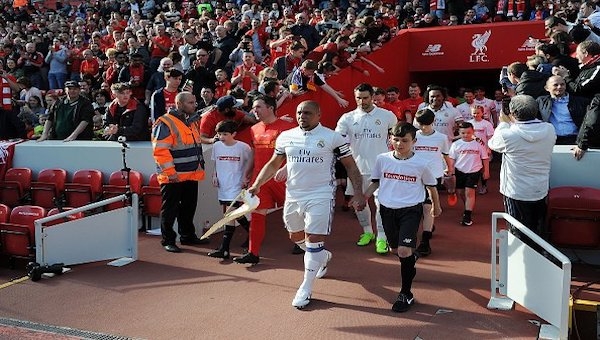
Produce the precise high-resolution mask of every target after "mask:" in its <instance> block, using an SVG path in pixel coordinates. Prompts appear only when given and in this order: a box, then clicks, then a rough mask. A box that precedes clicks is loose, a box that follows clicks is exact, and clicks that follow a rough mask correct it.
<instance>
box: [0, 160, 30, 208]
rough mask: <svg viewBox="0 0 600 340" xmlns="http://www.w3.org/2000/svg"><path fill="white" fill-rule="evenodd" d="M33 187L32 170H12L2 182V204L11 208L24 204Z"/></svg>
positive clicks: (0, 184) (0, 191) (8, 171)
mask: <svg viewBox="0 0 600 340" xmlns="http://www.w3.org/2000/svg"><path fill="white" fill-rule="evenodd" d="M30 187H31V169H29V168H10V169H8V170H7V171H6V174H5V175H4V180H3V181H0V202H2V203H4V204H6V205H8V206H9V207H16V206H17V205H19V204H22V203H24V201H25V200H26V199H27V195H28V194H29V188H30Z"/></svg>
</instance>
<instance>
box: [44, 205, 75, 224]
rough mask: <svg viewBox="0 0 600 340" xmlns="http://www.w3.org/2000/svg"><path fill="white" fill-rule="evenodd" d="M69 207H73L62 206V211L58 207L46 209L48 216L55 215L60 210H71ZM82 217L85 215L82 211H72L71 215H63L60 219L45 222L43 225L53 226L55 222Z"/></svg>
mask: <svg viewBox="0 0 600 340" xmlns="http://www.w3.org/2000/svg"><path fill="white" fill-rule="evenodd" d="M71 209H73V208H63V209H62V210H63V211H60V209H58V208H53V209H51V210H50V211H48V216H52V215H56V214H58V213H60V212H64V211H68V210H71ZM84 217H85V214H84V213H83V211H80V212H77V213H74V214H72V215H68V216H67V217H64V218H62V219H58V220H54V221H50V222H47V223H46V224H44V225H45V226H46V227H49V226H53V225H56V224H60V223H64V222H69V221H72V220H77V219H80V218H84Z"/></svg>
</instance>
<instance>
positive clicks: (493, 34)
mask: <svg viewBox="0 0 600 340" xmlns="http://www.w3.org/2000/svg"><path fill="white" fill-rule="evenodd" d="M530 36H532V37H534V38H543V37H544V22H543V21H531V22H523V23H521V22H518V23H515V22H511V23H494V24H484V25H465V26H454V27H447V28H443V29H439V28H437V29H411V30H410V34H409V39H410V49H409V51H408V53H409V55H408V60H410V62H409V65H408V70H409V71H410V72H420V71H442V70H443V71H447V70H473V69H494V68H501V67H502V66H503V65H508V64H510V63H512V62H514V61H523V62H524V61H526V60H527V56H529V55H532V54H534V53H535V52H534V49H535V41H532V39H530Z"/></svg>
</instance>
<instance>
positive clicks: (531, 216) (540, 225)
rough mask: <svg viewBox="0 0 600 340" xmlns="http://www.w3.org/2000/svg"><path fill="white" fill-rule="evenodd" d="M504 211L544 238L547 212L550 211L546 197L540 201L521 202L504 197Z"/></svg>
mask: <svg viewBox="0 0 600 340" xmlns="http://www.w3.org/2000/svg"><path fill="white" fill-rule="evenodd" d="M504 210H505V211H506V212H507V213H508V214H510V215H511V216H512V217H514V218H515V219H516V220H517V221H519V222H521V223H523V224H524V225H525V226H526V227H527V228H529V229H531V230H532V231H533V232H535V233H536V234H538V235H539V236H541V237H542V238H544V236H545V235H544V233H545V229H546V228H545V221H546V211H547V210H548V206H547V203H546V197H544V198H543V199H541V200H539V201H519V200H515V199H512V198H510V197H506V196H504Z"/></svg>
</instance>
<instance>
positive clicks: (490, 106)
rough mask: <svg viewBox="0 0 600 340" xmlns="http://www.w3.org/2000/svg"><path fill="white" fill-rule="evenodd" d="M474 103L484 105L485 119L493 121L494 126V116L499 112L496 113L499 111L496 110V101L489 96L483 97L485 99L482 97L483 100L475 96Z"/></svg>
mask: <svg viewBox="0 0 600 340" xmlns="http://www.w3.org/2000/svg"><path fill="white" fill-rule="evenodd" d="M473 104H474V105H479V106H483V119H485V120H487V121H488V122H490V123H492V126H493V124H494V116H496V114H497V113H496V112H497V111H496V103H495V102H494V101H493V100H491V99H489V98H485V97H483V99H481V100H479V99H477V98H475V99H474V100H473ZM469 119H471V118H469Z"/></svg>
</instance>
